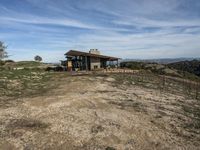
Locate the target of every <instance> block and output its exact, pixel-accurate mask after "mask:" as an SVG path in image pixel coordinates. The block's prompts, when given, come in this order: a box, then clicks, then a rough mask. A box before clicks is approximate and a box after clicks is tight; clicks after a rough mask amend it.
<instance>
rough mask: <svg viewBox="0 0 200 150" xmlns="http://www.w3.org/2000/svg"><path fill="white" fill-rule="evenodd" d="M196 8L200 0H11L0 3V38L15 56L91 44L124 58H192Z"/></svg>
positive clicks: (199, 19)
mask: <svg viewBox="0 0 200 150" xmlns="http://www.w3.org/2000/svg"><path fill="white" fill-rule="evenodd" d="M22 6H23V7H22ZM198 8H199V9H200V2H198V1H196V0H191V1H190V3H188V1H187V0H182V1H180V0H167V1H163V0H134V1H133V0H110V1H107V0H101V1H94V0H85V1H84V2H83V1H73V0H67V1H66V0H59V1H54V0H34V1H33V0H23V1H18V0H13V1H12V2H11V3H7V2H4V3H1V4H0V20H1V22H0V39H1V40H4V41H5V42H6V43H8V45H9V49H11V50H12V51H10V52H11V53H14V54H15V55H13V58H16V59H20V57H21V58H23V59H25V57H27V58H32V57H33V55H35V54H36V53H37V54H39V53H41V55H42V56H43V57H44V60H46V61H50V60H51V61H56V60H59V59H62V58H63V54H64V53H65V52H66V51H67V50H68V49H79V50H84V51H88V49H90V48H99V49H100V50H101V51H102V53H104V54H107V55H114V56H117V57H122V58H155V57H163V54H165V55H164V56H166V57H183V56H187V57H193V56H199V49H200V45H199V41H198V39H200V14H199V11H198V10H199V9H198ZM21 50H25V51H27V54H26V55H22V53H23V52H22V51H21ZM15 51H16V52H15ZM35 52H36V53H35ZM48 53H49V54H52V56H49V55H48ZM54 56H55V57H54Z"/></svg>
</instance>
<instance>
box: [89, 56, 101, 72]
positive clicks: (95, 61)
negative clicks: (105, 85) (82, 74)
mask: <svg viewBox="0 0 200 150" xmlns="http://www.w3.org/2000/svg"><path fill="white" fill-rule="evenodd" d="M99 68H101V63H100V58H95V57H91V58H90V69H91V70H94V69H99Z"/></svg>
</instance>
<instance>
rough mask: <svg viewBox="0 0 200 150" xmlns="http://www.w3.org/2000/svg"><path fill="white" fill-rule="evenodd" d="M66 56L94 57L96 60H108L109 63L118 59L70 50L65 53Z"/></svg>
mask: <svg viewBox="0 0 200 150" xmlns="http://www.w3.org/2000/svg"><path fill="white" fill-rule="evenodd" d="M65 55H66V56H90V57H96V58H104V59H108V60H111V61H115V60H118V59H120V58H117V57H111V56H105V55H99V54H92V53H87V52H81V51H77V50H70V51H68V52H67V53H65Z"/></svg>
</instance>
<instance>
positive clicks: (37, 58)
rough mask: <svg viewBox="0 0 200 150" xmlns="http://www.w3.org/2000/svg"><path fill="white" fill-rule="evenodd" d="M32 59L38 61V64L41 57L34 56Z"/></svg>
mask: <svg viewBox="0 0 200 150" xmlns="http://www.w3.org/2000/svg"><path fill="white" fill-rule="evenodd" d="M34 59H35V61H38V62H40V61H42V57H40V56H38V55H36V56H35V57H34Z"/></svg>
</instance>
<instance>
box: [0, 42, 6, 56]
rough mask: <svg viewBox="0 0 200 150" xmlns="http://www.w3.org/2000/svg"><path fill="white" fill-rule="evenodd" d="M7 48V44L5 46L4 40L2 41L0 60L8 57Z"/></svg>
mask: <svg viewBox="0 0 200 150" xmlns="http://www.w3.org/2000/svg"><path fill="white" fill-rule="evenodd" d="M6 49H7V46H5V45H4V43H3V42H2V41H0V60H2V59H4V58H7V57H8V53H7V52H6Z"/></svg>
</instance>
